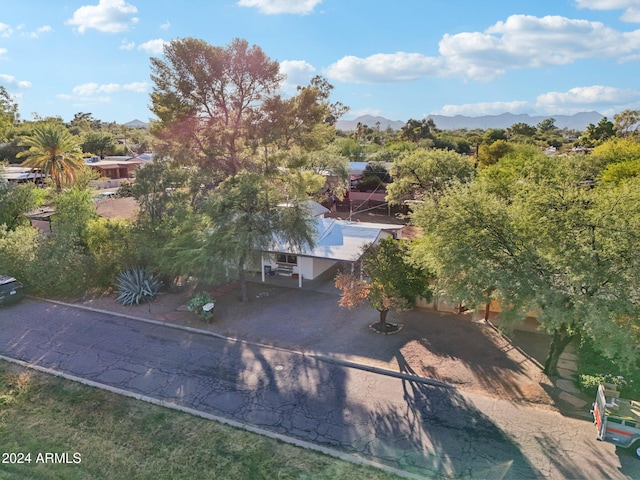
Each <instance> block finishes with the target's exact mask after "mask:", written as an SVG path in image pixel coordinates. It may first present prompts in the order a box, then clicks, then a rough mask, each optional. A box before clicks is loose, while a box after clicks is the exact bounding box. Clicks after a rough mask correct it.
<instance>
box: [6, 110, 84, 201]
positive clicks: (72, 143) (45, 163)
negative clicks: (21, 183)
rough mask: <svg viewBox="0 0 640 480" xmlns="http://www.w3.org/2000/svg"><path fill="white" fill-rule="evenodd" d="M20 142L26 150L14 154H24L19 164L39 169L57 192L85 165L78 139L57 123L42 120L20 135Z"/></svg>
mask: <svg viewBox="0 0 640 480" xmlns="http://www.w3.org/2000/svg"><path fill="white" fill-rule="evenodd" d="M20 145H21V146H23V147H27V150H25V151H23V152H20V153H19V154H18V157H20V158H22V157H25V158H26V160H25V161H24V162H23V165H24V166H26V167H32V168H34V169H39V170H40V171H41V172H42V173H43V174H45V175H46V176H48V177H50V178H51V180H52V181H53V184H54V186H55V187H56V190H57V191H60V190H62V187H63V186H66V185H72V184H73V183H74V181H75V179H76V177H77V175H78V174H79V173H80V172H81V171H82V170H83V169H85V168H86V165H85V162H84V157H83V154H82V149H81V148H80V144H79V142H78V140H77V139H76V138H75V137H74V136H73V135H71V133H69V130H67V128H66V127H65V126H64V125H63V124H61V123H58V122H43V123H41V124H39V125H36V127H35V128H34V129H33V131H32V133H31V134H30V135H28V136H25V137H23V138H22V140H21V142H20Z"/></svg>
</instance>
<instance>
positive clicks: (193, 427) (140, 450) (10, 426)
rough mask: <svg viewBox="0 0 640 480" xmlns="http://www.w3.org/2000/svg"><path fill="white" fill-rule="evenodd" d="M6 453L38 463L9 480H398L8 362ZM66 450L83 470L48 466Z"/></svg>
mask: <svg viewBox="0 0 640 480" xmlns="http://www.w3.org/2000/svg"><path fill="white" fill-rule="evenodd" d="M2 452H8V453H11V452H13V453H19V452H22V453H31V462H30V463H24V464H15V463H14V464H11V463H0V478H1V479H21V480H22V479H25V478H33V479H65V480H66V479H76V478H77V479H91V478H99V479H104V478H108V479H110V480H111V479H120V478H121V479H127V480H137V479H147V478H148V479H165V478H166V479H189V480H193V479H224V480H232V479H239V480H247V479H271V478H277V479H289V478H291V479H294V478H295V479H305V478H306V479H340V478H344V479H391V478H397V477H395V476H393V475H390V474H388V473H386V472H383V471H380V470H376V469H372V468H367V467H362V466H358V465H354V464H351V463H349V462H344V461H341V460H338V459H335V458H332V457H329V456H326V455H323V454H320V453H316V452H313V451H308V450H305V449H301V448H298V447H294V446H291V445H288V444H285V443H282V442H279V441H276V440H272V439H269V438H266V437H262V436H260V435H256V434H252V433H249V432H245V431H242V430H238V429H234V428H231V427H228V426H226V425H222V424H219V423H216V422H213V421H209V420H205V419H201V418H198V417H194V416H191V415H188V414H185V413H181V412H176V411H174V410H170V409H166V408H162V407H158V406H155V405H150V404H147V403H144V402H140V401H137V400H133V399H130V398H127V397H121V396H119V395H115V394H112V393H109V392H105V391H102V390H99V389H96V388H91V387H87V386H84V385H79V384H76V383H73V382H70V381H66V380H63V379H60V378H57V377H53V376H48V375H45V374H41V373H38V372H34V371H30V370H26V369H22V368H18V367H16V366H14V365H12V364H8V363H5V362H0V453H2ZM65 452H66V453H68V461H69V462H73V461H74V459H75V460H78V457H75V458H74V454H75V453H77V454H79V455H80V457H79V459H80V462H79V463H51V462H48V463H44V462H43V461H42V460H46V457H45V454H46V453H51V454H58V461H59V460H60V459H61V455H60V454H63V453H65ZM38 454H41V456H40V457H38ZM8 459H9V458H4V460H8ZM2 460H3V458H1V457H0V461H2ZM37 460H40V461H39V462H38V461H37Z"/></svg>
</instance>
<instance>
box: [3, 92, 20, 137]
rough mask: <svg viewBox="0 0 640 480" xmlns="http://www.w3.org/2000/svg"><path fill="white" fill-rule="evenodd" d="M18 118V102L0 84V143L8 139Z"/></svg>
mask: <svg viewBox="0 0 640 480" xmlns="http://www.w3.org/2000/svg"><path fill="white" fill-rule="evenodd" d="M19 119H20V115H19V113H18V104H17V103H16V102H15V100H14V99H13V98H12V97H11V95H9V92H7V90H6V89H5V88H4V87H3V86H2V85H0V143H4V142H6V141H7V140H9V138H10V137H11V134H12V132H13V130H14V127H15V125H16V123H17V122H18V120H19Z"/></svg>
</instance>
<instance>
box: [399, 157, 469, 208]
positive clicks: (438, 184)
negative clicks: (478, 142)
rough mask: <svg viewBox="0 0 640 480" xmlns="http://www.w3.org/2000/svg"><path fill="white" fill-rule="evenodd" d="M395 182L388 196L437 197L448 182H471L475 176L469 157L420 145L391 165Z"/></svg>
mask: <svg viewBox="0 0 640 480" xmlns="http://www.w3.org/2000/svg"><path fill="white" fill-rule="evenodd" d="M390 173H391V176H392V177H393V183H391V184H389V185H388V186H387V199H388V200H389V201H391V202H394V203H401V202H403V201H405V200H422V199H424V198H425V197H432V198H438V197H439V196H440V195H442V194H443V192H444V190H445V189H446V187H447V186H448V185H451V184H453V183H457V182H462V183H465V182H468V181H470V180H471V179H473V177H474V176H475V170H474V167H473V162H472V160H470V158H469V157H466V156H463V155H460V154H458V153H456V152H453V151H450V150H426V149H423V148H419V149H417V150H414V151H412V152H409V153H407V154H405V155H403V156H402V157H401V158H400V159H399V160H396V161H395V163H394V164H393V165H391V171H390Z"/></svg>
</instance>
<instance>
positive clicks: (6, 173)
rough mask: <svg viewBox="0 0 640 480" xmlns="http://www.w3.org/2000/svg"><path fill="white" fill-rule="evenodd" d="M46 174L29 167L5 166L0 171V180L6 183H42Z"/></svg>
mask: <svg viewBox="0 0 640 480" xmlns="http://www.w3.org/2000/svg"><path fill="white" fill-rule="evenodd" d="M45 177H46V175H45V174H44V173H40V170H38V169H34V168H30V167H14V166H11V167H9V166H7V167H4V168H2V171H1V172H0V182H3V183H6V182H9V183H27V182H32V183H44V179H45Z"/></svg>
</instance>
